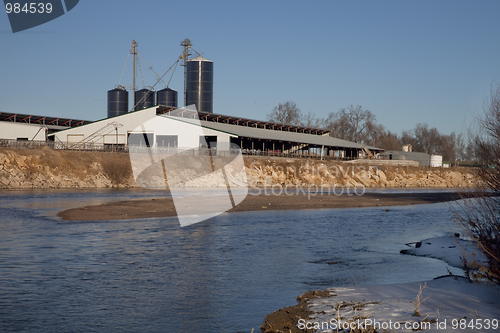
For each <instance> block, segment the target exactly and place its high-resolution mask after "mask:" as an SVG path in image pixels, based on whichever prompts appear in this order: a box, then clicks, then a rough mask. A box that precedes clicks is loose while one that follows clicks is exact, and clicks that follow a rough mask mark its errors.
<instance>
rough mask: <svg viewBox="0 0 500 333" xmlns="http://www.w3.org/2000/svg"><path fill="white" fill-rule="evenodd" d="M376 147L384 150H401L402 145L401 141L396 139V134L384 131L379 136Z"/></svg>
mask: <svg viewBox="0 0 500 333" xmlns="http://www.w3.org/2000/svg"><path fill="white" fill-rule="evenodd" d="M378 142H379V143H378V145H377V147H380V148H382V149H385V150H401V149H402V145H401V141H400V140H399V138H398V135H397V134H396V133H392V132H391V131H384V132H383V133H381V134H380V136H379V141H378Z"/></svg>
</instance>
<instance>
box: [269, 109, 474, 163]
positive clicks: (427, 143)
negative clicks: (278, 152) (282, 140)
mask: <svg viewBox="0 0 500 333" xmlns="http://www.w3.org/2000/svg"><path fill="white" fill-rule="evenodd" d="M267 118H268V120H269V121H273V122H277V123H281V124H286V125H294V126H303V127H310V128H321V129H327V130H330V131H331V132H330V135H331V136H332V137H335V138H339V139H343V140H348V141H352V142H357V143H363V144H365V145H367V146H374V147H379V148H382V149H385V150H402V147H403V146H404V145H406V144H410V145H412V149H413V151H415V152H423V153H427V154H434V155H442V156H443V160H444V161H448V162H456V161H472V160H475V159H476V158H477V156H476V154H475V149H474V145H473V143H469V140H467V138H465V137H464V135H463V134H461V133H460V134H456V133H455V132H452V133H451V134H449V135H447V134H441V133H439V131H438V130H437V129H436V128H435V127H432V128H430V127H429V125H428V124H421V123H419V124H417V125H416V126H415V128H413V129H410V130H406V131H403V132H402V133H401V134H397V133H394V132H391V131H390V130H388V129H386V128H385V127H384V126H383V125H381V124H377V120H376V117H375V115H374V114H373V113H372V112H371V111H369V110H366V109H363V108H362V107H361V106H360V105H356V106H354V105H350V106H348V107H347V108H342V109H340V110H339V111H338V112H330V113H329V114H328V115H327V117H326V118H318V117H316V116H315V115H314V114H313V113H311V112H309V113H308V114H303V113H302V112H301V111H300V109H299V108H298V107H297V105H296V104H295V103H294V102H291V101H288V102H285V103H280V104H279V105H278V106H276V107H275V108H274V109H273V110H272V111H271V113H269V114H268V115H267Z"/></svg>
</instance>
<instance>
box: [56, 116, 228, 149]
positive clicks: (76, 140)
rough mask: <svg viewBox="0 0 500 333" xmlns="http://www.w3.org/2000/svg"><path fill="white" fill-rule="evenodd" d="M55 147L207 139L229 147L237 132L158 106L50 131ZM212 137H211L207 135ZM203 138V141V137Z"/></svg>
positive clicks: (184, 144) (194, 143)
mask: <svg viewBox="0 0 500 333" xmlns="http://www.w3.org/2000/svg"><path fill="white" fill-rule="evenodd" d="M51 135H52V136H53V137H54V141H55V143H56V145H55V146H56V147H57V146H58V145H57V143H59V144H60V145H59V146H61V147H65V146H67V147H68V148H72V147H74V148H82V149H86V148H92V147H100V146H106V145H124V144H129V145H130V144H141V142H145V141H144V138H145V140H146V141H147V145H148V146H150V147H158V148H160V147H172V148H174V147H175V148H181V149H182V148H187V149H189V148H198V147H200V144H205V139H207V140H206V141H207V142H209V141H213V142H217V145H218V146H219V147H222V146H224V147H229V143H230V138H231V137H236V135H234V134H230V133H226V132H224V131H218V130H215V129H209V128H205V127H201V126H200V125H199V121H198V124H197V123H196V122H193V121H188V120H187V119H183V118H180V117H172V116H168V115H159V116H157V107H151V108H147V109H143V110H139V111H133V112H129V113H126V114H123V115H119V116H116V117H112V118H106V119H103V120H99V121H96V122H93V123H90V124H87V125H84V126H78V127H75V128H71V129H67V130H64V131H60V132H57V133H54V134H51ZM206 137H209V138H206ZM202 139H204V140H202Z"/></svg>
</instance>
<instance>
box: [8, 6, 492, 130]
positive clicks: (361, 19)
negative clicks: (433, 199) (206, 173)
mask: <svg viewBox="0 0 500 333" xmlns="http://www.w3.org/2000/svg"><path fill="white" fill-rule="evenodd" d="M499 13H500V1H498V0H490V1H485V0H482V1H458V0H449V1H434V0H433V1H431V0H428V1H407V0H399V1H372V0H370V1H303V0H301V1H274V0H271V1H269V0H267V1H255V0H254V1H216V0H214V1H206V0H204V1H195V0H190V1H153V0H143V1H138V0H136V1H132V0H122V1H109V0H106V1H97V0H80V3H79V4H78V5H77V6H76V7H75V8H74V9H73V10H72V11H70V12H68V13H67V14H65V15H63V16H62V17H60V18H58V19H55V20H53V21H51V22H49V23H46V24H44V25H41V26H39V27H35V28H33V29H30V30H27V31H25V32H20V33H16V34H12V32H11V29H10V25H9V23H8V18H7V14H5V12H2V13H0V49H1V52H0V57H1V58H0V59H1V62H0V111H4V112H19V113H30V114H38V115H47V116H60V117H68V118H77V119H87V120H97V119H101V118H104V117H106V109H107V103H106V98H107V90H110V89H113V88H114V87H115V85H117V84H118V81H119V80H120V76H121V73H122V70H123V66H124V65H125V60H126V58H127V55H128V52H129V49H130V45H131V42H132V40H133V39H135V40H136V41H137V42H138V43H139V48H138V51H139V54H140V55H141V56H142V57H143V58H144V59H145V60H146V61H147V62H148V63H149V64H150V65H152V66H153V69H154V70H155V71H156V72H157V73H159V74H160V73H161V74H163V73H164V72H165V71H166V70H167V69H168V68H169V67H170V66H171V65H172V64H173V63H174V62H175V61H176V59H177V58H178V56H179V55H180V54H181V52H182V48H181V47H180V46H179V44H180V42H181V41H182V40H183V39H185V38H189V39H191V41H192V43H193V47H194V49H195V50H197V51H198V52H200V53H202V54H203V55H204V57H206V58H208V59H210V60H213V61H214V66H215V78H214V112H216V113H222V114H230V115H235V116H244V117H251V118H256V119H265V118H266V115H267V114H268V113H269V112H270V111H271V110H272V108H273V107H274V106H276V105H278V103H280V102H285V101H287V100H291V101H294V102H296V103H297V105H298V106H299V108H300V109H301V110H302V111H303V112H304V113H307V112H313V113H315V114H316V115H317V116H319V117H326V115H327V114H328V113H329V112H332V111H333V112H336V111H338V110H339V109H340V108H343V107H347V106H349V105H350V104H354V105H361V106H363V108H365V109H368V110H370V111H372V112H373V113H374V114H375V115H376V117H377V121H378V123H380V124H383V125H384V126H386V128H388V129H389V130H391V131H393V132H396V133H401V131H402V130H406V129H411V128H413V127H414V126H415V124H416V123H419V122H420V123H428V124H429V126H431V127H437V128H438V130H439V131H440V132H441V133H444V134H449V133H451V132H452V131H456V132H461V131H462V129H463V128H464V125H467V124H468V123H469V122H470V121H471V120H472V118H473V117H472V116H473V114H476V113H478V112H480V111H481V108H482V105H483V100H484V98H486V97H487V96H488V94H489V91H490V87H491V84H492V83H493V82H494V81H495V80H496V81H497V82H500V37H499V33H500V20H499V19H498V17H499V16H498V15H499ZM142 69H143V73H145V81H146V82H145V84H146V85H153V84H154V83H155V78H154V75H153V74H152V73H151V72H150V71H148V70H147V68H145V67H143V68H142ZM131 73H132V68H131V62H129V65H128V67H127V72H126V75H125V76H124V79H123V80H122V84H132V79H131ZM182 82H183V81H182V68H179V69H178V71H177V72H176V74H175V76H174V79H173V80H172V83H171V88H173V89H176V90H178V91H179V96H180V97H181V96H182V86H183V83H182ZM139 85H140V86H142V82H141V81H139ZM157 87H158V88H160V89H161V88H163V87H164V85H163V84H161V85H159V86H157Z"/></svg>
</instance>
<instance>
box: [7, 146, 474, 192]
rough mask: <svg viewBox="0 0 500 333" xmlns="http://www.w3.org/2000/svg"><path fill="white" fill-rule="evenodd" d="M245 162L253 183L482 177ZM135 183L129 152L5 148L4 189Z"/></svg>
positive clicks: (419, 183) (468, 180)
mask: <svg viewBox="0 0 500 333" xmlns="http://www.w3.org/2000/svg"><path fill="white" fill-rule="evenodd" d="M245 167H246V173H247V181H248V184H249V185H250V186H251V187H263V186H273V185H274V186H289V187H292V186H297V187H316V186H317V187H322V186H323V187H325V186H329V187H333V186H350V187H352V186H365V187H471V186H474V184H475V181H476V178H475V176H474V170H473V169H467V168H451V169H444V168H422V167H388V166H387V167H385V166H370V164H369V162H367V164H352V163H338V162H334V161H318V160H310V159H265V158H245ZM179 172H180V175H181V174H182V172H184V171H182V170H180V171H179ZM182 175H183V174H182ZM191 185H192V184H191ZM191 185H189V182H188V185H187V186H191ZM135 186H137V185H136V183H135V181H134V178H133V174H132V171H131V166H130V160H129V156H128V154H125V153H104V152H89V151H64V150H53V149H51V148H48V147H44V148H41V149H8V148H2V149H0V189H28V188H105V187H135ZM193 186H194V185H193ZM214 186H217V184H214ZM220 186H225V184H221V185H220Z"/></svg>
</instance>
